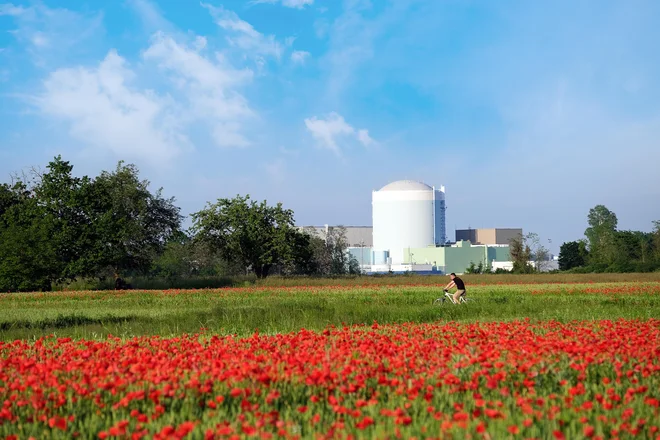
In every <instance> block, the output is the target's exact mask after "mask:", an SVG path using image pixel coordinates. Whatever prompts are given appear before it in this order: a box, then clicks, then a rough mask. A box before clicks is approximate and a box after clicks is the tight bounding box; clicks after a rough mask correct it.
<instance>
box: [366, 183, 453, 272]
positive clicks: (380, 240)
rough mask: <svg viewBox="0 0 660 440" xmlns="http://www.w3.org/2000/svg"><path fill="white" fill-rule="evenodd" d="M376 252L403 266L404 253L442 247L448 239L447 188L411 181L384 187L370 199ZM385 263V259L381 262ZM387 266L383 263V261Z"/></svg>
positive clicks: (373, 193) (374, 192)
mask: <svg viewBox="0 0 660 440" xmlns="http://www.w3.org/2000/svg"><path fill="white" fill-rule="evenodd" d="M371 206H372V221H373V242H374V250H376V251H377V252H379V253H380V254H379V255H381V256H382V255H384V254H382V252H388V253H389V258H390V259H391V261H392V263H394V264H401V263H403V260H404V258H403V250H404V249H406V248H421V247H427V246H441V245H443V244H445V243H446V241H447V238H446V236H445V187H444V186H441V187H440V188H439V189H436V188H434V187H431V186H428V185H427V184H425V183H421V182H415V181H412V180H399V181H397V182H392V183H390V184H388V185H385V186H384V187H382V188H381V189H380V190H378V191H373V192H372V196H371ZM381 259H382V258H381ZM383 263H384V261H383Z"/></svg>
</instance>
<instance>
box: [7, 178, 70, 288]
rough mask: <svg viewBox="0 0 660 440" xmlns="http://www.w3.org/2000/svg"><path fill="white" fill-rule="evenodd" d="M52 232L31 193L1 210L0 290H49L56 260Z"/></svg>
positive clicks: (57, 262)
mask: <svg viewBox="0 0 660 440" xmlns="http://www.w3.org/2000/svg"><path fill="white" fill-rule="evenodd" d="M21 187H22V186H21ZM52 232H53V231H52V223H51V222H50V221H49V219H48V218H47V217H46V215H45V212H44V210H43V208H42V207H40V206H39V205H38V203H37V200H36V199H35V198H33V197H26V198H25V199H24V200H22V201H21V202H20V203H14V204H12V205H11V206H9V207H8V208H7V209H5V210H4V212H3V215H2V217H1V218H0V291H3V292H8V291H35V290H40V291H48V290H51V283H52V282H53V280H54V278H57V276H58V275H57V273H56V268H57V267H58V264H59V259H58V255H57V252H56V248H55V246H54V245H53V242H52V240H51V237H52V235H53V234H52Z"/></svg>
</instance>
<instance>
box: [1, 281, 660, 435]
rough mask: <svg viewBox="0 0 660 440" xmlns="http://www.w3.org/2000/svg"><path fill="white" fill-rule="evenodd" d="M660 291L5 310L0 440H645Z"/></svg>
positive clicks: (58, 300) (199, 296)
mask: <svg viewBox="0 0 660 440" xmlns="http://www.w3.org/2000/svg"><path fill="white" fill-rule="evenodd" d="M654 275H655V274H649V275H646V278H644V277H642V276H630V275H626V276H623V277H621V278H618V277H619V276H617V275H599V276H598V277H595V278H594V277H593V276H591V277H584V276H578V277H574V276H571V279H570V280H567V279H559V277H555V279H554V280H552V279H551V278H549V277H550V276H549V275H539V276H536V277H526V278H520V277H511V278H508V279H506V280H505V279H503V278H499V277H488V276H486V277H483V276H481V277H480V276H472V275H470V276H465V277H464V278H465V279H466V282H467V285H468V295H469V296H470V297H471V298H474V301H472V302H470V303H468V304H462V305H453V304H445V305H442V306H433V305H432V303H433V300H434V299H436V298H437V297H439V296H441V294H442V286H443V285H444V284H445V282H446V281H447V280H446V279H445V278H441V279H438V278H434V277H382V278H357V279H351V280H346V279H341V280H334V281H335V282H334V283H331V281H333V280H323V281H319V282H318V283H316V285H315V283H313V282H308V283H306V284H302V283H295V282H293V281H291V280H279V281H280V282H279V283H277V280H271V281H269V283H271V284H270V285H269V284H267V283H263V284H261V285H259V284H257V285H249V286H246V287H232V288H224V289H201V290H194V289H187V290H186V289H169V290H133V291H77V290H71V291H60V292H48V293H10V294H0V402H3V403H2V406H1V407H0V437H3V438H9V439H18V438H21V439H22V438H26V439H27V438H30V437H32V438H90V439H91V438H96V439H98V438H100V439H105V438H157V439H165V438H176V439H179V438H189V439H216V438H217V439H220V438H314V439H316V438H483V439H494V438H538V439H546V438H549V439H564V438H601V439H604V438H621V439H623V438H657V437H658V436H659V435H660V424H659V423H658V420H660V391H659V390H660V281H658V280H657V279H654V278H653V276H654ZM655 276H656V278H657V275H655ZM631 279H634V280H635V281H634V282H631V281H630V280H631ZM493 280H496V282H493ZM621 280H627V282H621ZM282 281H285V282H282ZM388 281H389V282H388ZM404 281H405V282H404ZM432 281H435V283H433V282H432ZM540 281H541V282H540ZM439 282H440V283H439ZM2 341H4V342H2Z"/></svg>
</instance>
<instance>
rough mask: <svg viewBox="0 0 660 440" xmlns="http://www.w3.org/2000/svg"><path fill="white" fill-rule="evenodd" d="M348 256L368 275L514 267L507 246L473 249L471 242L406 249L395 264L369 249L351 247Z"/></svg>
mask: <svg viewBox="0 0 660 440" xmlns="http://www.w3.org/2000/svg"><path fill="white" fill-rule="evenodd" d="M348 253H349V254H350V256H351V257H352V258H355V259H356V260H357V261H358V263H359V264H360V266H361V267H362V270H363V272H365V273H385V272H390V271H391V272H394V273H400V272H415V273H429V274H431V273H434V274H447V273H451V272H456V273H464V272H465V271H466V270H467V269H468V267H470V264H474V265H475V266H479V264H481V265H482V267H483V268H484V269H486V268H488V267H491V268H493V269H495V268H496V267H500V266H503V268H507V269H509V268H508V266H510V264H511V263H510V260H511V255H510V253H509V246H508V245H472V244H470V242H469V241H459V242H458V243H456V244H453V245H450V246H428V247H423V248H404V249H402V250H401V254H402V255H403V261H402V262H400V263H396V262H393V261H392V259H391V258H389V255H388V254H387V253H385V254H384V255H381V253H380V252H376V251H374V250H373V249H370V248H355V247H352V248H349V249H348Z"/></svg>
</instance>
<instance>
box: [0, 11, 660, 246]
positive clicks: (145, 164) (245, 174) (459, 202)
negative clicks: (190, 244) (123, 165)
mask: <svg viewBox="0 0 660 440" xmlns="http://www.w3.org/2000/svg"><path fill="white" fill-rule="evenodd" d="M1 1H2V0H0V2H1ZM658 22H660V2H657V1H653V0H648V1H644V0H629V1H626V2H620V1H608V0H598V1H596V0H594V1H587V0H570V1H553V2H530V1H523V0H503V1H497V2H492V1H485V0H484V1H476V0H443V1H440V0H391V1H389V0H380V1H377V0H372V1H367V0H346V1H339V0H332V1H330V0H256V1H225V2H223V3H219V2H215V1H210V0H209V1H208V2H196V1H182V0H168V1H165V0H161V1H155V0H94V1H79V2H71V1H58V0H44V1H40V2H36V1H35V2H32V1H19V0H16V1H14V2H13V3H0V96H1V99H0V175H2V176H3V179H2V180H4V181H7V180H8V179H9V175H10V173H12V172H16V171H20V170H21V169H23V168H25V167H29V166H41V167H43V166H45V165H46V164H47V162H48V161H49V160H50V159H52V157H53V156H55V155H57V154H62V155H63V157H64V158H65V159H66V160H69V161H71V162H72V163H73V164H74V166H75V167H76V168H75V171H76V173H78V174H88V175H96V174H97V173H98V172H99V171H100V170H103V169H111V168H113V167H114V166H115V165H116V162H117V161H118V160H120V159H123V160H125V161H127V162H131V163H135V164H136V165H138V167H139V168H140V170H141V174H142V176H143V177H145V178H148V179H149V180H150V181H151V182H152V184H153V185H154V188H155V187H160V186H162V187H164V192H165V194H166V195H172V196H175V197H176V198H177V200H178V203H179V205H180V206H181V207H182V209H183V212H184V213H185V214H189V213H191V212H194V211H196V210H199V209H201V208H202V207H203V206H204V204H205V203H206V202H207V201H214V200H215V199H217V198H221V197H233V196H234V195H236V194H250V195H251V196H252V197H253V198H255V199H257V200H263V199H266V200H268V201H269V202H270V203H273V204H274V203H276V202H278V201H281V202H283V203H284V205H285V206H287V207H289V208H291V209H293V210H294V212H295V214H296V220H297V222H298V223H299V224H325V223H329V224H349V225H350V224H352V225H363V224H371V191H372V190H375V189H378V188H380V187H382V186H383V185H385V184H387V183H388V182H390V181H394V180H399V179H415V180H421V181H424V182H426V183H428V184H430V185H436V186H439V185H445V186H446V190H447V206H448V210H447V229H448V233H449V235H450V237H452V238H453V230H454V228H455V227H458V228H463V227H468V226H471V227H522V228H523V229H524V230H525V231H528V232H529V231H531V232H537V233H539V234H540V235H541V237H543V239H544V241H547V240H552V242H551V244H550V247H551V249H552V250H553V251H555V252H556V251H557V250H558V246H559V244H561V242H563V241H567V240H572V239H578V238H582V237H583V233H584V229H585V227H586V217H587V213H588V210H589V209H590V208H591V207H593V206H594V205H596V204H604V205H606V206H607V207H609V208H610V209H612V210H613V211H614V212H615V213H616V214H617V216H618V217H619V227H620V229H639V230H650V228H651V221H652V220H657V219H660V172H659V171H658V170H659V169H660V52H658V49H657V42H658V41H660V27H658V26H657V23H658Z"/></svg>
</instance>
